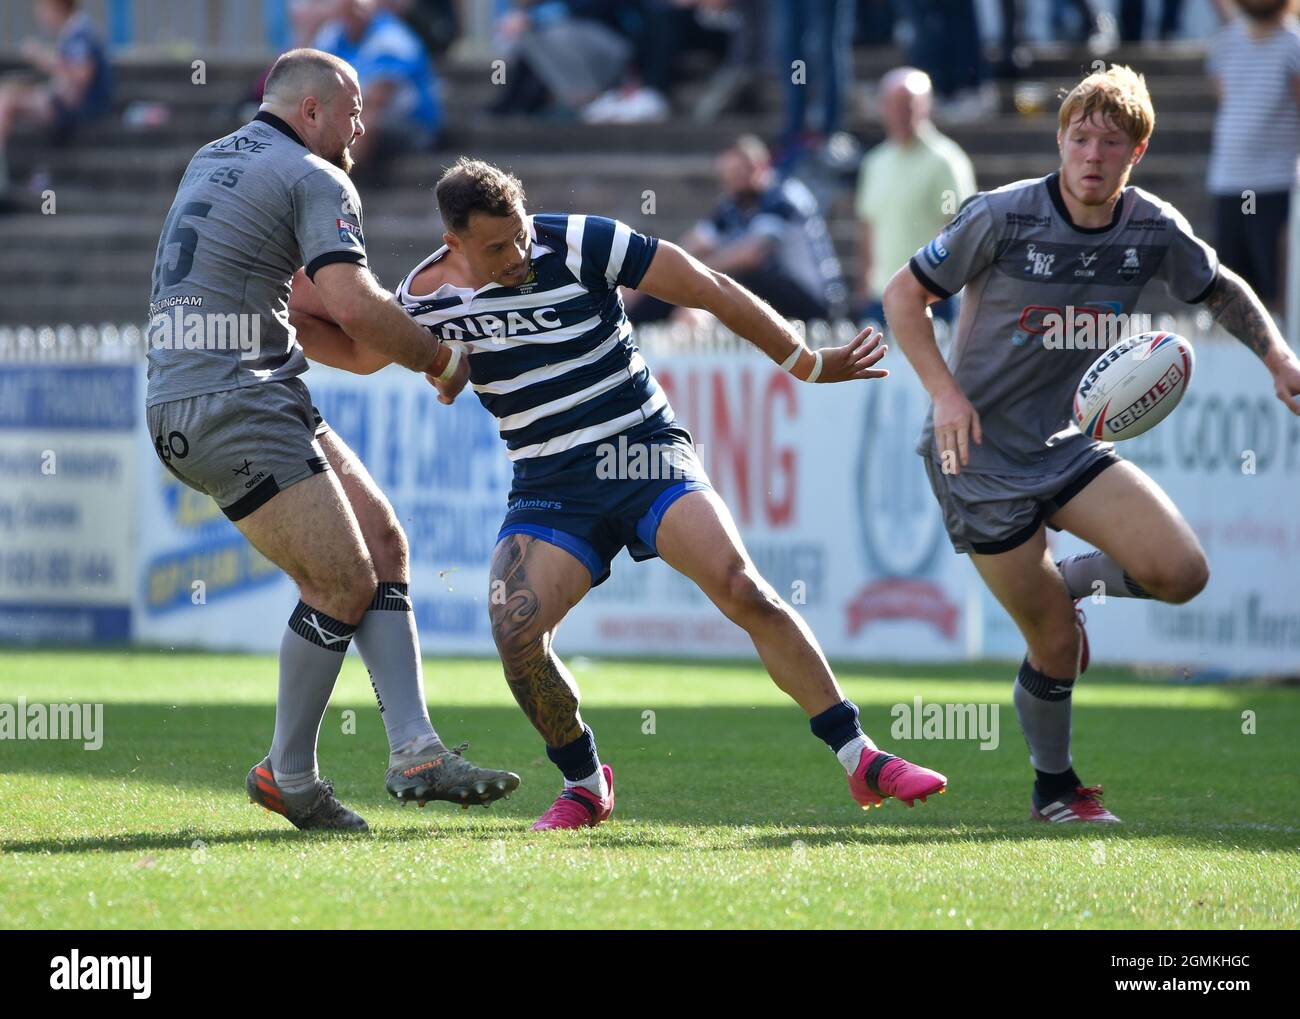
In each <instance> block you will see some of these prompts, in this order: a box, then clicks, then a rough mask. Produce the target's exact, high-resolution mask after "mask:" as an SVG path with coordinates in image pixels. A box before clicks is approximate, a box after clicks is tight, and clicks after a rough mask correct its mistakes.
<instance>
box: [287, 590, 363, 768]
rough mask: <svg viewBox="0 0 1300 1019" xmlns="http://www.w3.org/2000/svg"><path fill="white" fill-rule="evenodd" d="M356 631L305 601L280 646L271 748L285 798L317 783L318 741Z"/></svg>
mask: <svg viewBox="0 0 1300 1019" xmlns="http://www.w3.org/2000/svg"><path fill="white" fill-rule="evenodd" d="M355 629H356V628H355V627H352V626H349V625H348V624H347V623H342V622H339V620H337V619H334V618H332V617H330V616H328V615H326V614H325V613H324V612H321V611H320V610H318V609H314V608H312V607H311V606H310V605H308V604H307V603H306V602H303V601H299V602H298V607H297V608H295V609H294V610H293V615H291V616H290V617H289V626H288V628H287V629H286V630H285V631H284V639H283V640H282V641H281V642H280V693H279V696H278V697H277V699H276V702H275V738H274V739H273V740H272V742H271V770H272V772H274V774H275V783H276V785H278V786H279V787H280V789H281V790H282V791H283V792H286V793H293V792H301V791H302V790H305V789H309V788H311V787H312V786H313V785H314V784H315V782H316V778H317V771H316V739H317V737H318V736H319V735H320V724H321V720H322V719H323V718H324V717H325V708H326V707H327V706H328V705H329V700H330V694H331V693H333V692H334V683H335V682H336V681H337V680H338V678H339V669H340V668H342V666H343V656H344V655H346V654H347V651H348V644H349V643H350V642H351V640H352V634H353V631H354V630H355Z"/></svg>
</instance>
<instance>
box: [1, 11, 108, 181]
mask: <svg viewBox="0 0 1300 1019" xmlns="http://www.w3.org/2000/svg"><path fill="white" fill-rule="evenodd" d="M78 7H79V5H78V3H77V0H36V4H35V8H36V19H37V21H38V22H40V25H41V27H42V28H43V29H44V30H45V31H46V32H48V33H49V34H50V35H53V36H54V37H55V42H54V46H53V47H52V48H51V47H49V46H46V45H44V44H42V43H40V42H38V41H37V40H34V39H28V40H26V41H25V42H24V43H23V46H22V54H23V57H24V59H26V61H27V62H28V63H29V64H31V65H32V67H34V68H35V69H36V70H37V71H39V72H40V73H41V74H42V75H44V76H45V80H44V81H32V80H27V79H24V78H13V79H10V80H6V81H5V82H4V83H3V84H0V201H3V202H6V203H7V202H8V199H7V197H6V196H7V192H8V189H9V175H8V169H7V165H8V164H7V163H6V161H5V150H6V148H7V146H8V141H9V138H10V136H11V135H12V134H13V129H14V127H15V126H17V125H18V124H19V123H22V122H27V123H34V124H39V125H41V126H42V127H46V128H49V129H50V130H51V133H52V140H53V141H54V142H55V144H66V143H67V142H68V141H69V140H70V139H71V138H72V136H73V134H74V133H75V132H76V129H77V127H78V126H79V125H80V124H84V123H87V122H89V121H91V120H94V119H96V118H97V117H102V116H103V115H104V114H106V113H107V112H108V111H109V108H110V106H111V105H112V98H113V82H112V73H111V71H110V69H109V65H108V57H107V55H106V54H105V52H104V44H103V42H101V41H100V37H99V33H98V32H96V30H95V26H94V24H93V23H92V22H91V20H90V16H89V15H87V14H86V13H85V12H84V11H81V10H79V9H78Z"/></svg>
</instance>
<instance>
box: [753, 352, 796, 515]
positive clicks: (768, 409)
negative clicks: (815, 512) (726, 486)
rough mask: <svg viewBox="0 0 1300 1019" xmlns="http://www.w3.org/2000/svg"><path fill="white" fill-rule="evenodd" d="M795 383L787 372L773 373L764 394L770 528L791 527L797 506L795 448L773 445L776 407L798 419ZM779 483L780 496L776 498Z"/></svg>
mask: <svg viewBox="0 0 1300 1019" xmlns="http://www.w3.org/2000/svg"><path fill="white" fill-rule="evenodd" d="M797 400H798V397H797V396H796V395H795V388H794V380H793V379H792V378H791V377H790V376H789V375H787V374H786V373H785V372H773V373H772V376H771V377H770V378H769V379H768V381H767V387H766V388H765V389H764V391H763V410H762V415H763V470H762V474H761V478H762V480H763V512H764V515H765V516H766V517H767V523H768V525H769V526H770V527H780V526H782V525H785V524H789V523H791V522H792V521H793V519H794V508H795V506H796V505H797V504H798V480H799V469H798V468H799V465H798V462H797V460H796V454H795V449H794V447H793V446H782V447H780V448H779V449H778V448H776V447H775V446H774V443H773V438H772V432H773V429H774V425H775V422H776V413H777V410H776V408H777V404H778V402H779V403H782V404H784V405H785V410H786V414H785V416H786V417H787V418H795V417H797V416H798V408H797ZM778 480H779V481H780V482H781V484H780V486H779V487H780V495H779V496H778V495H777V488H778V484H777V482H778Z"/></svg>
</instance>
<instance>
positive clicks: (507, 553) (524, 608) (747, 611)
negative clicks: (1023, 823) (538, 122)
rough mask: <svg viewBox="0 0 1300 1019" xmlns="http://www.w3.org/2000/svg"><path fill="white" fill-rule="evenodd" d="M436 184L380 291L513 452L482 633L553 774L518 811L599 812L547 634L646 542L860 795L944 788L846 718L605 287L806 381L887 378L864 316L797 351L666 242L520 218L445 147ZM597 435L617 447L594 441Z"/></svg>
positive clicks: (587, 822)
mask: <svg viewBox="0 0 1300 1019" xmlns="http://www.w3.org/2000/svg"><path fill="white" fill-rule="evenodd" d="M437 198H438V205H439V209H440V211H441V213H442V219H443V224H444V227H445V229H446V233H445V234H444V235H443V240H444V241H445V244H444V245H443V246H442V247H441V248H439V249H438V250H437V251H435V252H434V253H433V254H431V255H430V256H429V257H427V258H425V259H424V260H423V261H422V262H420V263H419V264H418V265H417V266H416V267H415V268H414V269H413V270H412V271H411V272H410V273H409V274H408V275H407V277H406V278H405V279H404V280H403V281H402V283H401V285H400V286H399V287H398V288H397V297H398V300H399V301H400V303H401V304H402V306H403V307H404V308H405V309H406V311H407V312H408V313H409V314H410V315H411V316H412V317H414V318H415V319H416V321H418V322H420V323H422V324H423V325H425V326H426V327H427V328H428V329H429V330H430V331H431V332H432V333H433V334H434V335H435V336H437V337H439V338H440V339H442V340H443V341H445V342H447V343H449V344H451V345H452V346H453V348H454V349H457V350H458V351H459V353H460V355H461V356H460V357H459V359H457V360H456V361H454V362H453V363H452V364H449V365H448V366H447V368H446V369H445V370H444V371H443V372H442V373H441V375H440V377H438V378H436V379H435V378H432V377H431V378H430V381H431V382H432V383H433V385H434V386H435V387H436V388H437V389H438V392H439V398H440V399H441V400H442V401H443V402H444V403H450V402H452V401H453V400H455V399H456V397H457V395H458V394H459V393H460V392H461V391H462V390H463V389H464V387H465V386H466V384H468V385H469V386H470V387H471V388H472V389H473V391H474V394H475V395H476V396H477V397H478V398H479V400H480V402H482V404H483V406H484V407H486V408H487V410H488V411H490V412H491V413H492V414H493V415H494V416H495V417H496V419H497V423H498V425H499V428H500V432H501V437H502V438H503V439H504V440H505V443H506V449H507V453H508V455H509V457H510V459H511V461H512V462H513V464H514V480H513V484H512V488H511V492H510V496H509V502H508V506H507V511H506V516H505V520H504V522H503V524H502V527H501V530H500V534H499V537H498V542H497V546H496V549H495V552H494V553H493V557H492V565H491V591H490V598H489V601H490V611H491V622H492V633H493V636H494V638H495V640H496V645H497V648H498V650H499V652H500V655H501V660H502V663H503V665H504V669H505V675H506V680H507V682H508V683H509V685H510V689H511V691H512V692H513V693H514V696H515V698H516V700H517V701H518V702H519V705H520V707H521V708H523V710H524V712H525V713H526V714H527V715H528V718H529V719H530V720H531V721H532V723H533V725H534V727H535V728H536V729H537V731H538V732H539V733H540V734H541V736H542V738H543V739H544V740H545V742H546V746H547V755H548V756H549V757H550V759H551V760H552V761H553V762H554V763H555V764H556V765H557V767H559V769H560V771H561V772H562V773H563V775H564V790H563V791H562V792H561V794H560V796H559V798H557V799H556V801H555V803H554V804H553V805H552V807H551V808H550V809H549V810H547V811H546V813H545V814H543V815H542V817H541V818H540V819H539V820H538V821H537V823H536V824H535V825H534V828H536V829H539V830H540V829H550V828H576V827H584V826H594V825H596V824H598V823H600V822H601V821H603V820H605V819H606V818H607V817H608V816H609V815H610V812H611V811H612V810H613V806H614V789H613V771H612V769H610V767H609V766H608V765H602V764H601V762H600V760H599V757H598V756H597V753H596V744H595V740H594V738H593V736H592V732H591V729H590V728H589V727H588V726H586V725H585V724H584V723H583V720H582V716H581V714H580V713H579V710H578V704H579V695H578V686H577V683H576V682H575V681H574V679H573V676H572V675H571V674H570V672H569V670H568V669H567V668H565V666H564V663H563V662H561V661H560V659H559V658H558V657H557V656H556V654H555V650H554V646H553V640H554V634H555V630H556V628H557V627H558V625H559V623H560V621H561V620H562V619H563V618H564V616H565V614H566V613H567V612H568V611H569V609H571V608H572V607H573V606H574V605H576V604H577V603H578V602H579V601H580V600H581V599H582V598H583V596H584V595H585V594H586V593H587V591H588V590H590V589H591V588H592V587H594V586H596V585H598V584H600V583H602V582H603V581H604V580H605V579H606V578H607V577H608V576H609V567H610V562H611V561H612V560H613V558H614V557H615V556H616V555H617V554H618V553H619V552H620V551H621V550H622V549H623V548H627V549H628V551H629V552H630V553H631V556H632V558H633V559H635V560H644V559H650V558H653V557H655V556H659V557H660V558H662V559H663V560H664V561H665V562H667V563H668V564H669V565H670V566H672V567H673V568H674V569H676V570H678V571H679V572H681V573H682V574H684V575H685V576H687V577H689V578H690V579H691V580H693V581H694V582H695V583H696V584H697V585H698V586H699V587H700V588H701V589H702V590H703V591H704V592H705V593H706V594H707V595H708V596H709V597H710V598H711V599H712V600H713V602H714V604H716V605H717V606H718V607H719V608H720V609H721V610H722V612H723V613H725V614H726V616H727V617H728V618H729V619H731V620H732V621H733V622H735V623H737V624H738V625H740V626H741V627H743V628H744V629H745V630H746V631H747V632H748V633H749V634H750V636H751V638H752V639H753V642H754V646H755V648H756V649H757V651H758V653H759V656H760V657H761V658H762V660H763V663H764V665H765V666H766V667H767V669H768V672H769V674H770V675H771V676H772V679H773V680H774V681H775V682H776V684H777V685H778V686H779V687H780V688H781V689H782V690H784V691H785V692H786V693H788V694H789V695H790V696H791V697H792V698H793V699H794V700H795V701H797V702H798V703H799V705H800V707H802V708H803V709H804V710H805V711H806V712H807V713H808V715H809V716H810V718H811V724H812V729H813V732H814V734H816V735H817V736H819V737H820V738H822V739H823V740H824V741H825V742H826V743H827V744H828V745H829V747H830V748H831V750H832V751H834V752H835V753H836V755H837V756H838V758H839V759H840V761H841V763H842V764H843V765H844V767H845V770H846V771H847V773H848V777H849V787H850V791H851V793H852V795H853V796H854V798H855V799H856V800H857V801H858V802H859V803H860V804H862V805H863V806H864V807H867V806H870V805H873V804H876V805H878V804H880V803H881V802H882V800H883V798H885V797H888V796H895V797H898V798H900V799H903V800H905V801H907V802H908V803H909V805H910V804H911V803H912V802H913V801H915V800H917V799H923V798H924V797H926V796H928V795H930V794H931V793H935V792H940V791H942V790H943V788H944V787H945V785H946V782H947V780H946V779H945V778H944V776H942V775H940V774H938V773H937V772H933V771H930V770H929V769H925V768H920V767H917V766H915V765H912V764H909V763H908V762H906V761H904V760H902V759H901V758H898V757H895V756H893V755H891V754H887V753H884V752H883V751H880V750H878V749H877V748H876V747H875V745H874V744H872V743H871V741H870V740H868V739H867V738H866V737H865V736H864V735H863V733H862V730H861V728H860V727H859V725H858V710H857V708H856V707H855V706H854V705H853V704H852V703H851V702H849V701H847V700H846V699H845V698H844V694H843V692H842V691H841V690H840V687H839V685H838V684H837V682H836V680H835V677H834V675H833V674H832V673H831V670H830V667H829V666H828V665H827V663H826V658H825V656H824V655H823V654H822V652H821V649H820V648H819V647H818V646H817V642H816V640H815V638H814V637H813V635H812V633H811V632H810V631H809V629H808V627H807V625H806V624H805V623H804V622H803V620H802V619H800V617H799V616H798V615H797V614H796V613H795V611H794V610H793V609H792V608H790V606H789V605H787V604H786V603H785V602H784V601H783V600H782V599H781V598H780V597H779V596H778V595H777V593H776V592H775V591H774V590H773V589H772V588H771V586H770V585H769V584H768V583H767V582H766V581H765V580H764V579H763V578H762V577H761V576H760V575H759V574H758V572H757V570H756V569H755V568H754V564H753V561H752V560H751V559H750V557H749V555H748V553H747V552H746V551H745V547H744V544H743V543H742V541H741V539H740V535H739V533H738V532H737V530H736V525H735V523H734V522H733V520H732V518H731V514H730V513H729V512H728V510H727V507H726V506H725V505H724V504H723V502H722V501H721V500H720V499H719V498H718V496H717V494H716V493H715V492H714V490H713V488H712V486H711V485H710V483H709V479H708V476H707V474H706V473H705V471H704V469H703V467H702V466H701V464H700V462H699V459H698V458H697V456H696V454H695V450H694V444H693V442H692V439H691V436H690V433H689V432H687V431H686V430H685V429H684V428H682V427H681V425H680V424H679V423H678V422H677V420H676V418H675V417H674V415H673V411H672V408H671V407H670V406H669V403H668V400H667V398H666V396H665V395H664V392H663V390H662V389H661V388H660V387H659V385H658V383H656V382H655V379H654V376H653V375H652V374H651V372H650V369H649V368H648V367H647V365H646V363H645V361H644V360H643V358H642V357H641V355H640V354H639V353H638V352H637V348H636V346H635V345H634V344H633V342H632V331H631V327H630V325H629V324H628V320H627V316H626V315H625V314H624V312H623V301H622V298H621V297H620V295H619V287H630V288H635V289H640V290H643V291H645V292H646V293H648V294H650V295H651V296H654V297H658V298H660V299H661V300H664V301H668V302H670V303H672V304H677V305H684V306H689V307H694V308H701V309H704V310H706V311H709V312H711V313H712V314H714V315H715V316H717V318H718V319H720V320H721V321H722V322H723V323H724V324H725V325H726V326H727V327H729V328H730V329H732V330H733V331H734V332H735V333H737V334H738V335H740V336H743V337H745V338H746V339H748V340H749V341H750V342H751V343H753V344H754V345H755V346H756V347H758V348H759V349H760V350H762V351H763V352H764V353H765V354H767V355H768V357H770V358H772V359H773V360H774V361H775V362H777V363H779V364H780V365H781V366H782V368H784V369H785V370H786V371H789V372H791V373H793V374H794V376H795V377H796V378H798V379H799V380H801V381H804V382H823V383H825V382H849V381H857V380H864V379H879V378H883V377H885V376H886V375H887V374H888V372H887V371H885V370H883V369H880V368H877V367H875V365H876V364H877V363H878V362H879V361H880V359H881V358H882V357H883V356H884V355H885V350H886V348H885V347H884V346H883V345H882V344H881V342H880V337H879V336H877V335H875V334H874V333H873V331H872V330H871V329H869V328H868V329H864V330H863V331H862V332H861V333H859V334H858V336H857V337H856V338H855V339H854V340H853V342H851V343H848V344H846V345H844V346H842V347H834V348H829V349H824V350H820V351H816V352H814V351H812V350H809V349H808V348H807V347H805V346H804V344H803V343H802V341H801V340H800V339H799V337H798V335H797V334H796V332H795V331H794V330H793V329H792V328H791V326H790V324H789V323H788V322H786V321H785V320H784V319H783V318H781V317H780V316H778V315H777V314H776V313H775V312H773V311H772V309H771V308H770V307H768V306H767V305H766V304H764V303H763V302H762V301H760V300H759V299H758V298H756V297H755V296H754V295H753V294H751V293H750V292H749V291H747V290H745V289H744V288H743V287H741V286H740V285H739V284H737V283H736V282H735V281H734V280H732V279H730V278H729V277H727V276H725V275H723V274H721V273H717V272H714V271H712V270H710V269H708V268H707V267H705V266H704V265H702V264H701V263H700V262H698V261H696V260H695V259H693V258H691V257H690V256H689V255H687V254H686V253H685V252H683V251H682V250H681V249H680V248H679V247H677V246H676V245H673V244H670V243H668V242H667V241H662V240H657V239H655V238H653V237H647V236H644V235H642V234H640V233H638V232H636V231H634V230H632V229H630V228H629V227H628V226H627V225H625V224H623V223H620V222H617V221H616V220H612V219H606V218H604V217H600V216H583V215H577V214H567V215H566V214H542V213H539V214H536V215H531V216H530V215H528V214H527V213H526V212H525V208H524V192H523V188H522V186H521V185H520V183H519V181H518V180H516V179H515V178H514V177H513V176H511V175H509V174H507V173H505V172H503V171H502V170H500V169H498V168H497V167H494V166H492V165H490V164H488V163H484V162H481V161H477V160H469V159H464V158H462V159H461V160H460V161H459V162H458V163H457V164H456V165H455V166H453V167H452V168H451V169H449V170H448V171H447V172H446V173H445V174H444V175H443V177H442V179H441V180H440V181H439V183H438V187H437ZM611 449H618V450H620V451H624V454H623V455H621V456H619V457H616V458H611V457H610V456H609V455H608V453H609V451H610V450H611ZM612 461H614V466H613V469H612V470H611V469H610V465H611V462H612ZM634 463H640V464H641V465H642V466H643V467H645V468H646V469H638V468H635V467H632V465H633V464H634Z"/></svg>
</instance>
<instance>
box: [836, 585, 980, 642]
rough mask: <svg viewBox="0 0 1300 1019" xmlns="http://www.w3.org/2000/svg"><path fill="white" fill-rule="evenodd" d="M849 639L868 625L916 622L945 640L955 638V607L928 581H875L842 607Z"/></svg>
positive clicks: (937, 587)
mask: <svg viewBox="0 0 1300 1019" xmlns="http://www.w3.org/2000/svg"><path fill="white" fill-rule="evenodd" d="M845 609H846V610H847V614H848V618H847V620H846V629H847V630H848V634H849V636H850V637H856V636H857V634H858V631H859V630H861V629H862V628H863V627H865V626H867V625H868V624H870V623H874V622H880V621H884V620H894V621H900V620H907V619H911V620H915V621H917V622H921V623H929V624H930V625H931V626H933V627H934V628H935V629H936V630H938V631H939V633H941V634H943V636H944V637H946V638H947V639H948V640H953V639H954V638H955V637H956V636H957V620H958V618H959V616H960V612H959V610H958V608H957V605H956V604H955V603H954V602H952V601H950V600H949V599H948V596H947V595H946V594H945V593H944V590H943V588H941V587H940V586H939V585H938V584H933V583H931V582H930V581H928V580H920V579H915V578H913V579H904V578H900V577H893V578H890V579H889V580H877V581H875V582H874V583H871V584H868V585H867V586H866V587H864V588H863V589H862V590H861V591H859V592H858V593H857V594H856V595H855V596H854V597H853V598H852V600H850V601H849V603H848V604H847V605H846V606H845Z"/></svg>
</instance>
